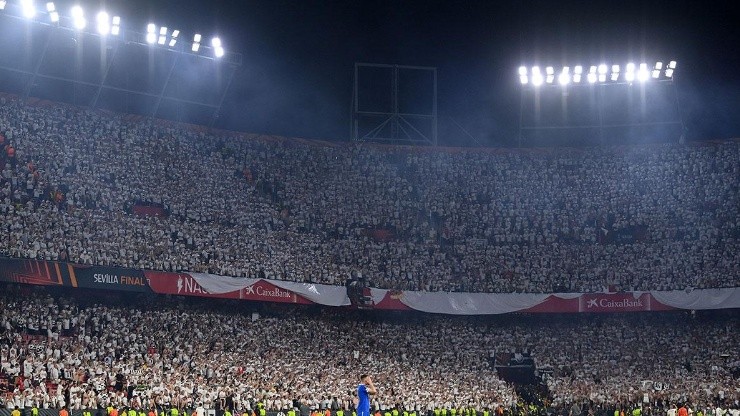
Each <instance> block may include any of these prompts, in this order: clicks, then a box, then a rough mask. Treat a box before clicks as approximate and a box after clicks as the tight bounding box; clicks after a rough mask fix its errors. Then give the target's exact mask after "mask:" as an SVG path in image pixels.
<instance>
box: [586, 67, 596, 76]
mask: <svg viewBox="0 0 740 416" xmlns="http://www.w3.org/2000/svg"><path fill="white" fill-rule="evenodd" d="M588 73H589V74H595V73H596V65H591V68H590V69H589V70H588Z"/></svg>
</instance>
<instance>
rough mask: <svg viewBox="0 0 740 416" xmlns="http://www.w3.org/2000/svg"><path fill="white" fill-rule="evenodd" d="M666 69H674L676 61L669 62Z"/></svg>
mask: <svg viewBox="0 0 740 416" xmlns="http://www.w3.org/2000/svg"><path fill="white" fill-rule="evenodd" d="M668 68H670V69H676V61H671V62H669V63H668Z"/></svg>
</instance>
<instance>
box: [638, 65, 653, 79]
mask: <svg viewBox="0 0 740 416" xmlns="http://www.w3.org/2000/svg"><path fill="white" fill-rule="evenodd" d="M649 79H650V73H649V72H648V69H647V64H646V63H641V64H640V70H639V71H637V80H638V81H640V82H645V81H647V80H649Z"/></svg>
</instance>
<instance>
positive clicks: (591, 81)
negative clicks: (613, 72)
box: [588, 72, 596, 84]
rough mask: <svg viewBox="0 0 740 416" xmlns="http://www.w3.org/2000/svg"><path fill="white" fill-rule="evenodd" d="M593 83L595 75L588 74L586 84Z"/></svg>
mask: <svg viewBox="0 0 740 416" xmlns="http://www.w3.org/2000/svg"><path fill="white" fill-rule="evenodd" d="M594 82H596V74H595V73H593V72H590V73H589V74H588V83H589V84H593V83H594Z"/></svg>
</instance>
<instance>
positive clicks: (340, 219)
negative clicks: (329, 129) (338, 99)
mask: <svg viewBox="0 0 740 416" xmlns="http://www.w3.org/2000/svg"><path fill="white" fill-rule="evenodd" d="M0 137H2V139H1V140H2V142H0V145H2V147H3V151H2V154H1V155H0V224H2V228H3V229H2V232H0V251H1V252H2V253H4V254H6V255H8V256H14V257H26V258H37V259H50V260H65V261H72V262H77V263H84V264H99V265H112V266H121V267H132V268H144V269H157V270H167V271H191V272H210V273H215V274H221V275H229V276H237V277H242V276H246V277H265V278H272V279H282V280H292V281H313V282H320V283H328V284H344V282H345V280H346V279H347V278H349V277H358V276H361V277H362V278H365V279H367V280H369V281H370V282H372V284H373V285H374V286H376V287H381V288H394V289H406V290H441V291H476V292H536V293H543V292H554V291H575V292H581V291H584V292H587V291H600V290H603V289H604V288H606V287H611V288H614V289H621V290H667V289H686V288H706V287H735V286H738V282H737V270H740V256H738V255H737V253H738V252H740V250H739V249H740V189H738V187H739V184H740V142H737V141H728V142H722V143H708V144H703V145H678V144H676V145H649V146H648V145H646V146H630V147H600V148H588V149H548V150H521V149H511V150H501V149H498V150H497V149H426V148H425V149H419V148H404V147H386V146H376V145H367V144H346V143H340V144H337V143H334V144H332V143H324V142H310V141H306V140H299V139H283V138H276V137H261V136H250V135H242V134H236V133H221V132H208V131H206V130H205V129H200V128H197V127H193V126H185V125H178V124H173V123H169V122H163V121H157V120H151V119H136V120H131V119H129V117H127V116H124V115H120V114H111V113H107V112H96V111H90V110H85V109H80V108H75V107H69V106H65V105H60V104H48V103H47V104H44V105H38V104H37V105H29V104H27V103H24V102H22V101H20V100H18V99H15V98H13V97H9V96H5V97H2V98H0ZM136 201H144V202H146V203H147V204H153V205H156V206H158V207H160V206H161V207H163V210H162V212H163V213H164V214H165V215H160V216H148V217H147V216H139V215H135V214H134V213H133V211H132V210H131V206H132V204H134V203H135V202H136Z"/></svg>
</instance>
